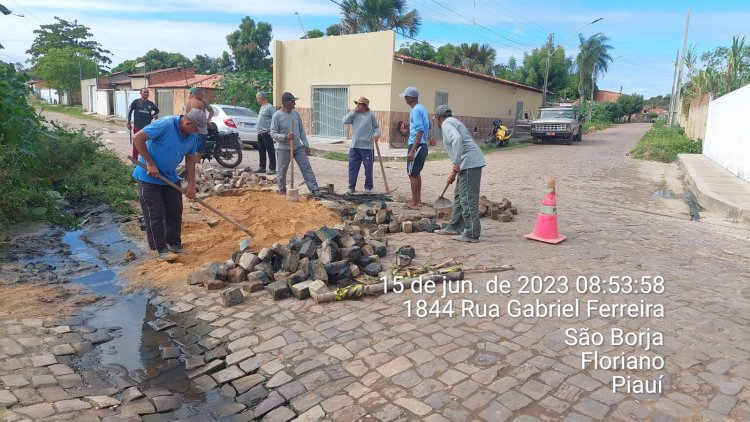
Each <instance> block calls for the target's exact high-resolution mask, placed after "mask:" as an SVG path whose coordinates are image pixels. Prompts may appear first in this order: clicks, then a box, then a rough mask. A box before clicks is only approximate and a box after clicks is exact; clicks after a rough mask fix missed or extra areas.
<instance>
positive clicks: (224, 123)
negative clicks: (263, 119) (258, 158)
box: [211, 104, 258, 148]
mask: <svg viewBox="0 0 750 422" xmlns="http://www.w3.org/2000/svg"><path fill="white" fill-rule="evenodd" d="M211 107H212V108H213V109H214V116H213V117H212V118H211V121H212V122H214V123H216V127H217V128H218V129H219V130H220V131H221V130H228V131H231V132H237V133H239V135H240V140H241V141H242V143H243V144H246V145H250V146H252V147H253V148H257V147H258V128H257V127H258V114H257V113H255V112H254V111H252V110H251V109H249V108H246V107H240V106H235V105H226V104H211Z"/></svg>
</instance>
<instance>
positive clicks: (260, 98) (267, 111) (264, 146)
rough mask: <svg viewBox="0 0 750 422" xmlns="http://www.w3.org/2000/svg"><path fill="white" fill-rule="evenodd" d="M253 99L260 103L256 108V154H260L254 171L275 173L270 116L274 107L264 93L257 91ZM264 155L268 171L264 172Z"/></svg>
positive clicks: (274, 154)
mask: <svg viewBox="0 0 750 422" xmlns="http://www.w3.org/2000/svg"><path fill="white" fill-rule="evenodd" d="M255 101H257V102H258V105H260V110H258V154H259V155H260V168H259V169H258V171H256V173H266V174H276V151H275V150H274V148H273V139H272V138H271V117H272V116H273V114H274V113H276V109H275V108H274V106H273V105H271V104H270V103H269V102H268V98H267V97H266V93H265V92H263V91H258V93H257V94H255ZM266 156H268V172H266Z"/></svg>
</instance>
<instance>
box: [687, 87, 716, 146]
mask: <svg viewBox="0 0 750 422" xmlns="http://www.w3.org/2000/svg"><path fill="white" fill-rule="evenodd" d="M711 100H713V96H712V95H711V94H706V95H704V96H703V98H695V99H693V101H691V102H690V111H689V112H688V117H687V125H686V127H685V134H686V135H687V136H688V138H690V139H705V138H706V122H707V121H708V106H709V104H710V103H711Z"/></svg>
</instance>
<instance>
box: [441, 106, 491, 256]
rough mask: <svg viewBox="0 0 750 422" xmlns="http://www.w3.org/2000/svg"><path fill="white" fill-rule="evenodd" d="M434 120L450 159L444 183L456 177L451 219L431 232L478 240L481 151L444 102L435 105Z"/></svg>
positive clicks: (468, 240)
mask: <svg viewBox="0 0 750 422" xmlns="http://www.w3.org/2000/svg"><path fill="white" fill-rule="evenodd" d="M435 123H436V124H437V126H438V127H439V128H440V129H442V130H443V143H444V144H445V150H446V151H447V152H448V157H450V159H451V162H452V163H453V172H452V173H451V175H450V176H448V184H451V183H453V181H454V180H456V178H458V181H457V183H456V189H455V191H454V194H453V211H452V213H451V221H450V222H449V223H448V226H447V227H445V228H444V229H441V230H437V231H436V232H435V233H437V234H446V235H453V239H454V240H458V241H461V242H469V243H475V242H478V241H479V234H480V232H481V229H482V228H481V226H480V224H479V185H480V183H481V181H482V167H484V166H485V161H484V154H482V150H481V149H480V148H479V145H477V143H476V142H474V137H472V136H471V133H469V130H468V129H466V126H464V124H463V123H461V121H460V120H458V119H456V118H455V117H453V110H451V108H450V106H448V105H447V104H445V105H441V106H438V107H437V108H436V109H435Z"/></svg>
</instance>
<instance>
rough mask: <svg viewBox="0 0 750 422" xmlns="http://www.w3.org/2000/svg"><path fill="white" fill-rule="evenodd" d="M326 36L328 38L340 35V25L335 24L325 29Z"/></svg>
mask: <svg viewBox="0 0 750 422" xmlns="http://www.w3.org/2000/svg"><path fill="white" fill-rule="evenodd" d="M326 35H327V36H329V37H335V36H337V35H341V25H339V24H337V23H335V24H333V25H331V26H329V27H328V28H326Z"/></svg>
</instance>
